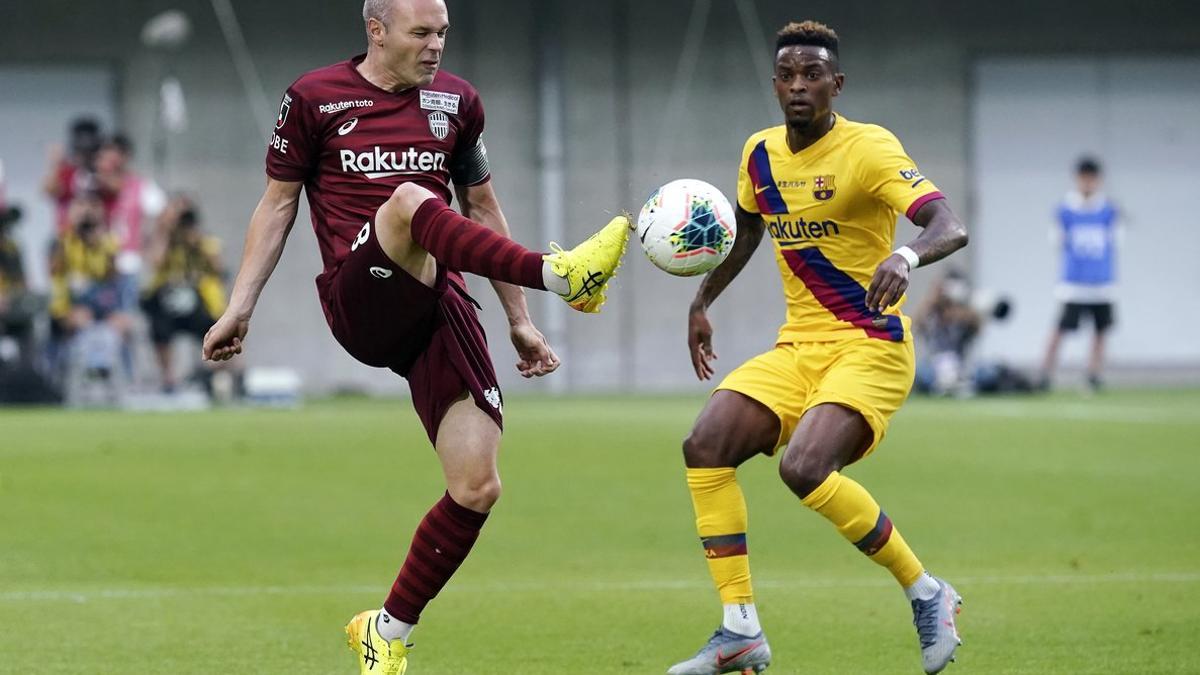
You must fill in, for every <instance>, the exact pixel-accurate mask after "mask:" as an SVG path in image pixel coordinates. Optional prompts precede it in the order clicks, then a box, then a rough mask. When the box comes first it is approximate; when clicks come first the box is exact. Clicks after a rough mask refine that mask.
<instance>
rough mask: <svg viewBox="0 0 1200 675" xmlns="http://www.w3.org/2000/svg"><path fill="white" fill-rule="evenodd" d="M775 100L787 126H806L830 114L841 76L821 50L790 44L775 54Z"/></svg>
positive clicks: (828, 56)
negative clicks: (777, 101)
mask: <svg viewBox="0 0 1200 675" xmlns="http://www.w3.org/2000/svg"><path fill="white" fill-rule="evenodd" d="M771 80H772V82H774V83H775V98H777V99H779V107H780V108H781V109H782V110H783V118H784V120H785V121H787V124H788V126H793V127H807V126H808V125H809V124H811V123H812V122H813V121H814V120H819V119H824V118H825V117H826V116H827V115H829V113H831V112H832V111H833V99H834V97H835V96H837V95H838V94H839V93H841V91H842V83H843V81H844V80H845V76H844V75H842V74H841V73H839V72H837V64H836V62H835V60H834V58H833V55H832V54H830V53H829V50H828V49H825V48H824V47H811V46H807V45H794V46H790V47H784V48H783V49H780V50H779V53H778V54H776V55H775V77H773V78H771Z"/></svg>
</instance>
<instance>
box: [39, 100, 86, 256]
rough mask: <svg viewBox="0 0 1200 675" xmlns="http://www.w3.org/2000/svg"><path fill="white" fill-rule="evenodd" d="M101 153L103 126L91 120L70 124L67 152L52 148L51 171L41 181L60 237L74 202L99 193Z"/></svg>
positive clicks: (83, 118)
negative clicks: (53, 209)
mask: <svg viewBox="0 0 1200 675" xmlns="http://www.w3.org/2000/svg"><path fill="white" fill-rule="evenodd" d="M99 149H100V124H99V123H98V122H97V121H96V120H95V119H93V118H91V117H80V118H77V119H75V120H74V121H73V122H71V128H70V132H69V139H68V141H67V149H66V150H65V151H64V150H63V148H62V146H61V145H54V146H51V148H50V167H49V170H48V171H47V173H46V177H45V178H43V179H42V189H43V190H44V191H45V193H46V194H47V195H48V196H49V197H50V198H51V199H52V200H54V203H55V206H56V220H57V225H58V233H59V234H63V233H64V232H65V231H66V229H67V227H68V222H67V221H68V211H69V209H70V206H71V204H72V202H74V201H75V199H76V198H77V197H79V196H81V195H84V194H87V193H89V192H93V191H94V190H95V189H96V181H95V166H96V153H97V152H98V151H99Z"/></svg>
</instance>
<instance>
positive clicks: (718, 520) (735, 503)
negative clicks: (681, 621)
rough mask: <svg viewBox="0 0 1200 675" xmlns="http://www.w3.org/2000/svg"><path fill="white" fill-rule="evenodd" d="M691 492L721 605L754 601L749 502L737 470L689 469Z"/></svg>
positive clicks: (705, 555)
mask: <svg viewBox="0 0 1200 675" xmlns="http://www.w3.org/2000/svg"><path fill="white" fill-rule="evenodd" d="M687 484H688V489H689V490H691V493H692V506H693V507H694V508H695V509H696V530H697V532H699V533H700V542H701V543H702V544H703V545H704V557H705V558H706V559H707V560H708V571H709V573H711V574H712V578H713V582H714V583H715V584H716V585H717V591H718V592H719V593H720V594H721V602H722V603H725V604H726V605H730V604H749V603H753V602H754V592H753V590H752V589H751V588H750V558H749V557H748V555H747V550H746V499H745V498H744V497H743V496H742V488H741V487H740V486H739V485H738V483H737V473H736V469H688V470H687Z"/></svg>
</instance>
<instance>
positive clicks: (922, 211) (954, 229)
mask: <svg viewBox="0 0 1200 675" xmlns="http://www.w3.org/2000/svg"><path fill="white" fill-rule="evenodd" d="M912 222H913V224H914V225H916V226H917V227H920V228H921V229H922V231H921V234H920V235H918V236H917V238H916V239H914V240H912V241H911V242H909V243H908V244H907V246H908V248H909V249H910V250H912V252H913V253H915V254H917V259H918V260H920V261H921V264H922V265H928V264H930V263H934V262H937V261H939V260H941V259H942V258H945V257H946V256H948V255H950V254H951V253H954V252H955V251H957V250H958V249H960V248H962V247H964V246H966V245H967V228H966V226H965V225H963V224H962V221H961V220H959V219H958V216H956V215H954V211H952V210H951V209H950V205H949V204H947V203H946V200H944V199H935V200H933V201H931V202H928V203H927V204H925V205H924V206H922V207H921V208H919V209H917V212H916V213H914V214H913V218H912ZM911 271H912V270H911V269H910V268H909V264H908V261H907V260H906V259H905V258H904V257H903V256H901V255H900V254H898V253H893V254H892V255H890V256H888V257H887V259H885V260H884V261H883V262H882V263H880V265H879V268H878V269H876V270H875V276H874V277H873V278H872V279H871V287H870V288H869V289H868V290H867V307H868V308H869V309H872V310H874V311H876V312H882V311H883V310H884V309H886V308H888V307H891V306H892V305H894V304H896V303H897V302H899V301H900V298H901V296H903V295H904V291H906V290H908V274H909V272H911Z"/></svg>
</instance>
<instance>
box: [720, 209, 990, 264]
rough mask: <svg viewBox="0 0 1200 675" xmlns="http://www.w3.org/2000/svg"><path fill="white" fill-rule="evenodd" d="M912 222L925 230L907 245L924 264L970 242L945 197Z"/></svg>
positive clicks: (916, 214) (921, 212)
mask: <svg viewBox="0 0 1200 675" xmlns="http://www.w3.org/2000/svg"><path fill="white" fill-rule="evenodd" d="M912 222H913V224H914V225H916V226H917V227H919V228H921V230H922V231H921V234H920V235H919V236H917V238H916V239H914V240H912V241H911V242H910V243H909V244H908V247H909V248H911V249H912V250H913V252H914V253H916V254H917V257H918V258H920V259H921V265H928V264H930V263H934V262H937V261H939V260H941V259H942V258H945V257H946V256H948V255H950V254H951V253H954V252H955V251H957V250H958V249H960V248H962V247H964V246H966V245H967V238H968V237H967V228H966V226H965V225H963V224H962V221H961V220H959V219H958V216H956V215H954V211H952V210H950V205H949V204H947V203H946V200H944V199H937V200H934V201H932V202H929V203H928V204H925V205H924V206H922V207H921V208H920V209H918V210H917V212H916V213H914V214H913V218H912ZM718 269H719V268H718Z"/></svg>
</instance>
